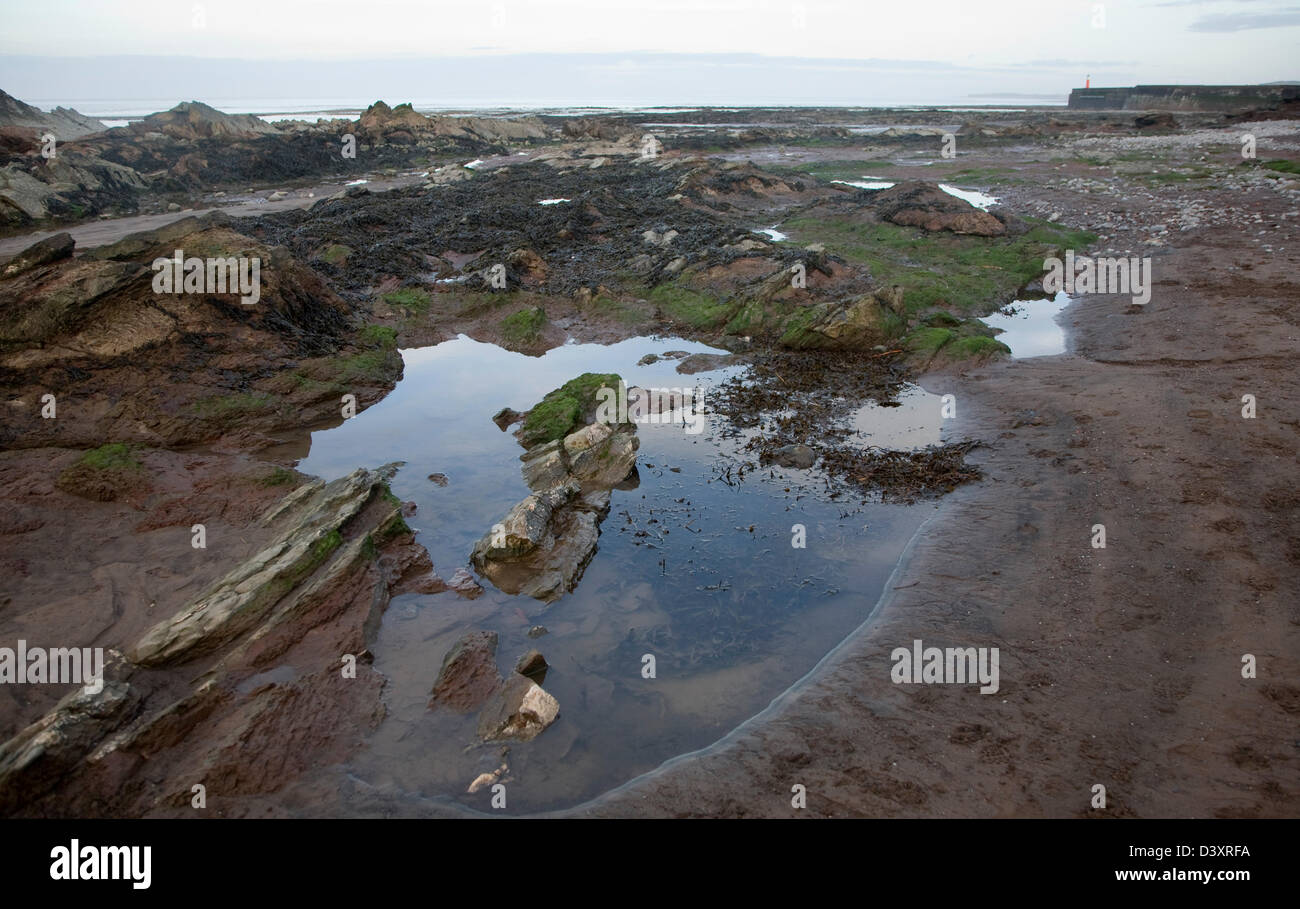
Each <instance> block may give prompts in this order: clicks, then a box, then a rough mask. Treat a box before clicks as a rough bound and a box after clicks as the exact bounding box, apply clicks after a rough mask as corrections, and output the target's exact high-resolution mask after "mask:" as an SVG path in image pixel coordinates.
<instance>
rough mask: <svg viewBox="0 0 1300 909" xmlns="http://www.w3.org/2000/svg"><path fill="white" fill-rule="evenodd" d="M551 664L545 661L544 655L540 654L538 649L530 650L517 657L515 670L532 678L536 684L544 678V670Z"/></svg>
mask: <svg viewBox="0 0 1300 909" xmlns="http://www.w3.org/2000/svg"><path fill="white" fill-rule="evenodd" d="M550 668H551V666H550V664H549V663H547V662H546V657H544V656H542V652H541V651H540V650H530V651H528V652H527V653H525V654H524V655H523V656H521V657H520V658H519V662H518V663H515V672H517V673H519V674H520V675H522V676H527V677H528V678H530V679H533V680H534V681H535V682H537V683H538V684H541V682H542V681H543V680H544V679H545V678H546V670H548V669H550Z"/></svg>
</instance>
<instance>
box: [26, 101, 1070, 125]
mask: <svg viewBox="0 0 1300 909" xmlns="http://www.w3.org/2000/svg"><path fill="white" fill-rule="evenodd" d="M24 100H25V101H26V102H27V103H28V104H32V105H35V106H36V107H39V108H41V109H42V110H52V109H53V108H55V107H70V108H73V109H75V110H77V111H79V112H81V113H83V114H85V115H86V116H88V117H95V118H96V119H99V120H102V121H104V122H105V123H106V124H108V125H109V126H125V125H126V124H127V123H129V122H130V121H132V120H138V119H140V118H141V117H147V116H148V115H149V114H152V113H156V112H157V111H162V110H168V109H170V108H172V107H175V106H176V105H177V104H179V103H180V102H181V101H190V100H195V101H202V102H203V103H205V104H209V105H211V106H212V107H215V108H216V109H217V110H220V111H224V112H225V113H228V114H256V115H257V116H260V117H262V118H263V119H264V120H269V121H275V120H287V119H294V120H320V119H329V118H331V117H346V118H349V119H352V118H355V117H356V116H357V114H358V113H360V112H361V111H363V110H365V109H366V108H367V107H369V106H370V105H371V104H372V103H374V101H375V100H376V99H375V98H129V99H128V98H25V99H24ZM384 100H385V101H387V102H388V103H389V104H399V103H405V102H406V101H408V100H409V101H410V102H411V103H412V104H413V105H414V107H415V109H416V110H418V111H424V112H430V111H452V112H456V111H485V110H500V111H546V112H556V113H566V114H574V115H577V114H582V113H600V112H602V111H621V112H631V113H637V112H645V113H647V114H667V113H688V112H690V111H694V110H701V109H703V108H704V107H708V108H709V109H711V110H744V109H747V108H751V107H762V106H764V105H757V104H747V105H741V106H738V107H719V106H716V105H701V106H674V105H666V106H656V105H648V104H644V103H633V102H620V101H593V100H592V99H583V100H581V101H575V100H573V99H556V100H554V101H547V102H518V101H511V100H509V99H504V100H498V101H458V100H454V99H452V100H448V99H446V98H437V99H428V98H425V99H421V98H415V99H408V98H401V99H399V98H397V97H396V96H394V97H392V98H385V99H384ZM1065 101H1066V99H1065V97H1062V98H1061V99H1060V102H1059V103H1060V104H1065ZM1031 103H1032V104H1039V105H1041V104H1045V103H1051V102H1048V101H1041V100H1036V101H1033V102H1031ZM771 106H773V107H788V106H791V105H786V104H774V105H771ZM797 106H799V107H817V106H823V107H870V108H892V109H897V110H909V109H927V108H935V109H939V110H945V111H949V112H957V113H960V112H962V111H967V110H972V109H976V108H978V109H984V110H986V109H988V108H989V107H993V108H996V109H1001V110H1005V111H1007V112H1012V111H1019V110H1023V109H1024V108H1025V107H1026V102H1025V100H1024V99H1015V98H996V97H990V98H980V99H978V101H976V102H975V103H972V101H971V100H970V99H965V100H962V101H957V102H951V103H936V102H917V101H864V102H863V103H862V104H855V105H844V104H830V103H828V104H824V105H817V104H800V105H797Z"/></svg>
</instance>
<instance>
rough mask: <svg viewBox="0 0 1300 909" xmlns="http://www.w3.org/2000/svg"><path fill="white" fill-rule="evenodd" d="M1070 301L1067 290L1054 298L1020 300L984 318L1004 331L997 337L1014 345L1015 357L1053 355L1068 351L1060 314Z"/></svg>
mask: <svg viewBox="0 0 1300 909" xmlns="http://www.w3.org/2000/svg"><path fill="white" fill-rule="evenodd" d="M1070 302H1071V301H1070V298H1069V297H1068V296H1067V295H1066V294H1065V293H1064V292H1061V293H1058V294H1057V295H1056V296H1055V297H1053V298H1052V299H1050V300H1016V301H1015V302H1013V303H1009V304H1007V305H1006V306H1005V307H1003V309H1002V311H1001V312H995V313H993V314H992V315H988V316H984V317H983V318H982V319H981V320H980V321H981V322H983V323H984V324H985V325H987V326H989V327H990V328H997V329H1000V330H1001V333H1000V334H999V335H998V336H997V338H998V340H999V341H1001V342H1002V343H1003V344H1005V345H1007V346H1008V347H1010V348H1011V356H1012V357H1014V358H1016V359H1020V358H1024V357H1050V356H1054V355H1056V354H1061V353H1065V329H1064V328H1062V327H1061V323H1060V322H1059V321H1058V320H1057V316H1059V315H1060V314H1061V313H1062V312H1063V311H1064V310H1065V307H1067V306H1069V305H1070Z"/></svg>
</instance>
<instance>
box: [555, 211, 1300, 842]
mask: <svg viewBox="0 0 1300 909" xmlns="http://www.w3.org/2000/svg"><path fill="white" fill-rule="evenodd" d="M1273 239H1274V241H1275V242H1278V243H1284V244H1285V245H1290V244H1294V243H1295V242H1296V241H1297V240H1300V237H1298V236H1297V231H1296V229H1295V224H1294V222H1290V224H1289V232H1288V233H1286V234H1285V235H1284V236H1283V237H1277V236H1276V235H1275V236H1274V237H1273ZM1293 248H1294V247H1293ZM1228 265H1236V266H1237V267H1238V269H1239V268H1242V267H1249V268H1250V269H1251V274H1252V276H1253V277H1252V279H1251V281H1250V282H1244V281H1242V280H1241V279H1240V278H1239V277H1235V276H1234V275H1236V274H1239V271H1230V270H1228V268H1227V267H1226V266H1228ZM1160 269H1161V271H1160V273H1161V274H1163V275H1164V276H1166V277H1165V278H1164V280H1163V282H1162V283H1161V285H1160V286H1159V287H1158V288H1157V291H1156V294H1155V296H1154V297H1153V300H1152V302H1151V303H1149V304H1147V305H1146V306H1145V307H1136V306H1134V307H1129V306H1126V305H1125V304H1124V302H1122V301H1121V300H1119V298H1116V297H1109V296H1106V297H1103V296H1097V297H1086V298H1084V299H1082V300H1081V301H1080V302H1078V303H1076V304H1075V305H1074V306H1072V307H1071V308H1070V309H1069V310H1067V312H1066V314H1065V319H1066V325H1067V328H1068V332H1069V334H1070V336H1071V337H1072V338H1073V350H1072V351H1071V352H1070V353H1069V354H1067V355H1064V356H1057V357H1048V358H1036V359H1027V360H1009V361H1001V362H998V363H995V364H992V365H988V366H985V367H982V368H979V369H976V370H972V371H970V372H969V373H968V374H967V375H964V376H946V375H944V376H940V375H932V376H929V377H927V378H926V379H924V380H923V382H922V384H923V385H924V387H926V388H927V389H928V390H930V391H932V392H935V393H944V394H947V393H953V394H955V395H956V396H957V400H958V417H957V419H958V421H959V422H958V428H959V430H960V431H961V432H962V433H963V434H966V435H969V436H971V437H972V438H978V439H981V440H983V441H984V443H985V445H984V446H983V447H981V448H979V449H977V450H976V451H975V453H973V454H972V456H971V459H972V460H973V461H974V462H975V463H977V464H979V466H980V467H982V469H983V470H984V472H985V476H986V480H985V482H984V483H981V484H978V485H975V486H967V487H964V488H962V489H960V490H958V491H957V492H955V493H954V494H953V495H952V496H951V498H950V499H949V500H948V501H947V502H946V503H945V505H944V508H943V511H942V513H941V514H940V515H939V516H938V517H937V518H936V519H933V520H931V521H930V522H929V523H928V524H927V525H926V526H925V527H924V529H923V530H922V532H921V533H920V534H919V538H918V539H917V541H916V545H915V550H914V552H913V553H912V555H911V558H910V560H909V561H908V562H907V563H906V564H905V565H904V566H903V567H902V569H901V571H900V572H899V573H898V575H897V576H896V581H895V583H894V585H893V588H892V590H890V591H888V592H887V593H886V601H885V602H884V603H883V605H882V606H881V608H880V610H879V613H878V615H877V617H876V618H875V620H874V622H871V623H869V624H868V626H867V627H865V628H863V629H861V630H860V631H859V632H858V633H857V634H856V635H855V636H853V637H852V638H850V639H849V640H848V641H847V642H846V643H845V644H844V645H843V646H842V647H841V648H840V650H839V651H838V652H836V653H835V654H834V655H833V656H832V657H831V658H829V659H828V660H827V661H826V662H825V663H824V664H823V665H822V666H820V667H818V669H817V670H816V671H815V672H814V673H813V674H812V675H811V677H810V678H808V679H807V680H806V681H805V682H804V683H803V684H802V686H801V687H799V688H798V690H797V691H792V692H790V693H788V694H787V696H785V697H784V698H783V699H781V702H780V703H778V704H775V705H774V706H773V707H772V708H771V709H770V710H769V711H768V712H767V713H766V714H764V715H763V716H761V717H760V718H758V719H756V720H755V721H753V722H751V723H749V724H747V726H746V727H745V728H743V729H741V730H738V731H737V732H736V733H734V734H733V735H731V736H729V737H728V738H727V739H726V740H724V741H723V742H721V743H719V745H717V746H716V747H714V748H712V749H710V750H709V751H708V752H707V753H703V754H700V755H698V756H692V757H691V758H689V759H686V760H682V761H680V762H676V763H674V764H673V766H671V767H668V768H665V769H663V770H661V771H659V772H657V773H655V774H652V775H650V776H648V777H643V778H642V779H640V780H637V781H635V782H633V783H632V784H631V785H629V786H627V787H625V788H623V789H622V790H620V791H618V792H616V793H613V794H611V795H609V796H608V797H606V798H604V799H601V800H598V801H597V802H596V803H594V804H591V805H588V806H585V807H584V808H583V809H582V811H581V812H580V813H582V814H586V815H605V816H620V815H647V814H649V815H664V816H682V815H699V816H717V815H722V816H749V815H767V816H796V815H797V816H818V817H844V816H873V817H879V816H956V817H971V816H974V817H1025V816H1031V817H1035V816H1043V817H1060V816H1078V817H1085V816H1093V815H1109V816H1125V817H1134V816H1139V817H1150V816H1166V817H1169V816H1187V817H1292V816H1295V814H1296V813H1297V811H1300V792H1298V791H1297V787H1296V783H1295V781H1296V778H1297V774H1296V760H1297V756H1296V753H1295V743H1294V741H1293V740H1294V732H1295V729H1296V723H1297V719H1298V717H1300V684H1297V675H1296V670H1297V655H1298V654H1300V630H1298V628H1297V623H1298V621H1300V531H1298V530H1297V526H1296V518H1297V507H1298V506H1300V493H1298V492H1297V491H1296V483H1295V479H1296V476H1297V467H1298V464H1297V462H1298V460H1300V456H1298V455H1297V452H1298V451H1300V418H1298V414H1300V373H1298V372H1297V369H1296V359H1295V358H1296V353H1297V346H1298V341H1300V326H1298V325H1297V314H1296V303H1297V301H1300V287H1298V286H1297V284H1296V282H1295V277H1294V275H1293V274H1292V273H1291V272H1290V270H1289V269H1288V267H1287V264H1286V262H1284V261H1281V260H1280V259H1279V258H1278V257H1273V256H1269V255H1262V254H1260V253H1259V252H1256V251H1255V250H1253V249H1251V248H1250V244H1248V242H1243V237H1242V236H1241V235H1240V234H1234V233H1231V232H1219V231H1210V230H1201V231H1197V232H1194V233H1193V234H1192V235H1191V236H1187V237H1185V238H1183V239H1182V241H1181V242H1180V245H1179V246H1178V247H1176V248H1174V249H1172V250H1170V251H1169V253H1168V255H1166V256H1165V257H1164V258H1163V259H1162V260H1161V266H1160ZM1243 394H1254V395H1255V396H1256V399H1257V401H1258V406H1259V411H1258V416H1257V417H1256V418H1255V419H1243V417H1242V414H1241V409H1242V406H1243V405H1242V403H1241V396H1242V395H1243ZM1098 523H1101V524H1104V525H1105V527H1106V535H1107V536H1106V548H1105V549H1094V548H1092V546H1091V537H1092V527H1093V525H1094V524H1098ZM916 638H920V639H922V640H923V641H924V642H925V643H926V645H927V646H929V645H934V646H940V647H946V646H990V647H999V648H1000V653H1001V661H1002V662H1001V687H1000V690H999V691H998V692H997V693H996V694H990V695H979V694H977V693H976V689H975V687H973V686H966V687H962V686H944V685H934V686H925V685H895V684H893V683H892V682H891V681H890V675H889V670H890V668H891V666H892V665H893V664H892V663H891V662H890V652H891V650H892V649H893V648H894V647H898V646H904V647H907V646H910V644H911V642H912V641H913V640H914V639H916ZM1244 654H1253V655H1254V656H1255V658H1256V659H1257V661H1258V666H1259V667H1260V668H1259V676H1258V678H1255V679H1243V678H1242V672H1241V668H1242V656H1243V655H1244ZM795 784H802V785H804V786H806V787H807V802H808V807H807V809H806V810H795V809H792V808H791V806H790V801H791V795H790V793H791V787H792V786H793V785H795ZM1095 784H1101V785H1104V786H1105V787H1106V794H1107V808H1106V809H1104V810H1098V809H1093V808H1091V807H1090V800H1091V798H1092V787H1093V786H1094V785H1095Z"/></svg>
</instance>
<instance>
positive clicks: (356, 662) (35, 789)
mask: <svg viewBox="0 0 1300 909" xmlns="http://www.w3.org/2000/svg"><path fill="white" fill-rule="evenodd" d="M397 466H398V465H395V464H393V465H388V466H386V467H383V468H379V469H376V470H359V471H356V472H354V473H353V474H352V475H350V476H348V477H344V478H341V479H340V480H336V481H333V482H332V483H322V482H321V481H319V480H317V481H313V482H309V483H307V484H305V485H303V486H301V487H299V488H298V489H296V490H294V491H293V492H292V493H290V494H289V495H287V496H286V497H284V498H283V499H282V500H280V501H279V502H277V503H276V504H275V505H273V506H272V507H270V508H268V509H266V511H265V512H264V513H263V515H262V517H261V519H260V520H258V521H256V522H254V523H253V524H252V525H250V526H249V527H248V528H247V529H246V531H245V532H246V533H247V534H248V535H249V536H256V537H257V538H259V539H264V540H266V541H267V544H266V546H265V547H264V548H263V549H262V550H261V551H260V552H258V553H257V554H255V555H254V556H252V557H251V558H249V559H247V560H246V561H245V562H244V563H243V564H241V565H239V566H237V567H236V568H235V569H234V570H233V571H231V572H230V573H229V574H228V575H227V576H226V577H225V578H224V579H223V580H222V581H219V582H217V583H216V584H215V585H213V587H212V588H211V589H210V590H208V591H207V592H206V593H205V594H204V596H202V597H200V598H199V599H198V600H196V601H195V602H193V603H191V604H189V605H188V606H184V607H182V608H181V609H180V610H179V611H178V612H177V613H176V615H175V616H173V617H172V618H170V619H167V620H165V621H163V622H160V623H158V625H156V626H155V627H154V628H152V629H150V630H149V631H147V632H146V633H145V634H144V635H143V636H142V638H141V639H140V640H139V642H138V643H137V644H136V645H135V646H134V647H131V648H128V650H129V654H130V658H128V659H123V658H122V657H121V655H120V654H116V653H115V652H114V651H110V660H109V661H108V665H107V666H106V671H105V673H104V684H103V688H102V690H101V691H100V692H98V693H92V692H93V688H92V689H89V690H87V688H79V689H77V690H76V691H74V692H73V693H71V694H69V695H68V696H67V697H65V698H64V699H63V700H62V701H61V702H59V703H58V704H57V705H55V706H54V707H53V708H51V709H50V710H49V711H48V712H47V713H46V714H45V715H44V716H43V717H41V718H40V719H39V720H37V721H36V722H35V723H32V724H30V725H29V726H28V727H27V728H25V729H23V730H22V731H21V732H19V733H18V734H17V735H16V736H14V737H13V738H12V739H10V740H9V741H8V742H6V743H4V744H3V745H0V814H10V813H18V812H20V813H23V814H48V812H49V806H47V805H45V804H44V803H43V802H42V800H41V799H42V796H43V795H44V794H45V793H46V792H47V791H48V790H50V789H51V788H53V787H54V786H56V785H58V786H60V787H61V788H60V789H59V800H60V801H59V803H58V805H57V806H55V807H56V810H57V812H60V813H68V814H70V815H72V816H86V815H88V814H95V813H99V812H100V811H102V805H103V804H104V803H105V801H106V800H107V799H110V798H111V799H113V800H115V801H114V803H115V804H117V805H118V806H120V810H121V811H123V812H127V813H130V814H143V813H151V814H158V813H164V814H165V813H167V812H168V811H176V812H186V813H188V812H190V811H191V810H192V809H191V806H190V799H191V797H192V792H191V786H192V785H193V782H194V780H196V779H198V780H202V781H203V783H204V784H205V785H206V786H208V787H209V790H210V791H211V792H213V793H217V792H219V793H220V794H221V795H220V797H221V798H222V799H223V800H224V803H225V804H227V805H229V804H232V803H233V801H234V800H237V799H239V798H241V797H243V796H250V795H252V796H255V795H256V794H258V793H265V792H274V791H276V790H277V789H278V788H280V787H282V786H284V785H285V784H286V783H287V782H288V781H289V780H291V779H292V778H293V777H294V776H295V775H297V774H300V773H302V772H305V771H306V770H308V769H310V768H311V767H313V766H317V762H319V761H321V760H337V759H339V758H340V757H341V756H342V754H343V753H344V752H345V750H346V749H347V748H349V747H351V744H352V743H353V742H355V741H356V740H357V739H358V738H359V737H360V736H362V735H363V734H365V732H366V731H368V730H373V728H374V727H375V725H377V723H378V722H379V721H380V719H381V718H382V716H383V707H382V703H381V693H382V688H383V681H382V678H381V677H380V676H379V675H378V673H376V672H375V671H374V670H373V669H372V668H371V667H370V665H369V664H370V663H371V662H372V661H373V656H372V655H371V654H370V652H369V650H368V649H367V643H368V641H369V640H370V639H372V638H373V635H374V634H375V633H376V630H377V628H378V624H379V621H380V619H381V618H382V615H383V612H384V609H385V607H386V605H387V603H388V601H389V598H390V597H391V596H392V595H393V594H394V593H396V592H404V591H407V590H421V591H423V592H432V590H434V589H441V585H439V584H437V578H436V576H435V575H433V573H432V566H431V565H430V564H429V560H428V554H427V553H426V552H425V551H424V550H423V548H422V547H420V546H419V545H418V544H416V543H415V541H414V539H413V537H412V534H411V531H410V529H409V528H408V527H407V526H406V525H405V523H404V522H403V521H402V504H401V503H400V502H398V501H397V500H396V499H395V498H393V497H392V496H391V494H390V493H389V492H388V491H387V487H386V479H387V478H388V477H389V476H391V474H392V472H393V471H394V470H395V469H396V467H397ZM494 673H495V669H494ZM494 690H495V689H494ZM195 741H200V742H202V743H203V747H202V748H201V749H200V750H198V751H196V750H195V749H194V748H193V747H192V745H193V742H195ZM145 768H147V770H146V769H145ZM141 771H143V772H141Z"/></svg>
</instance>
